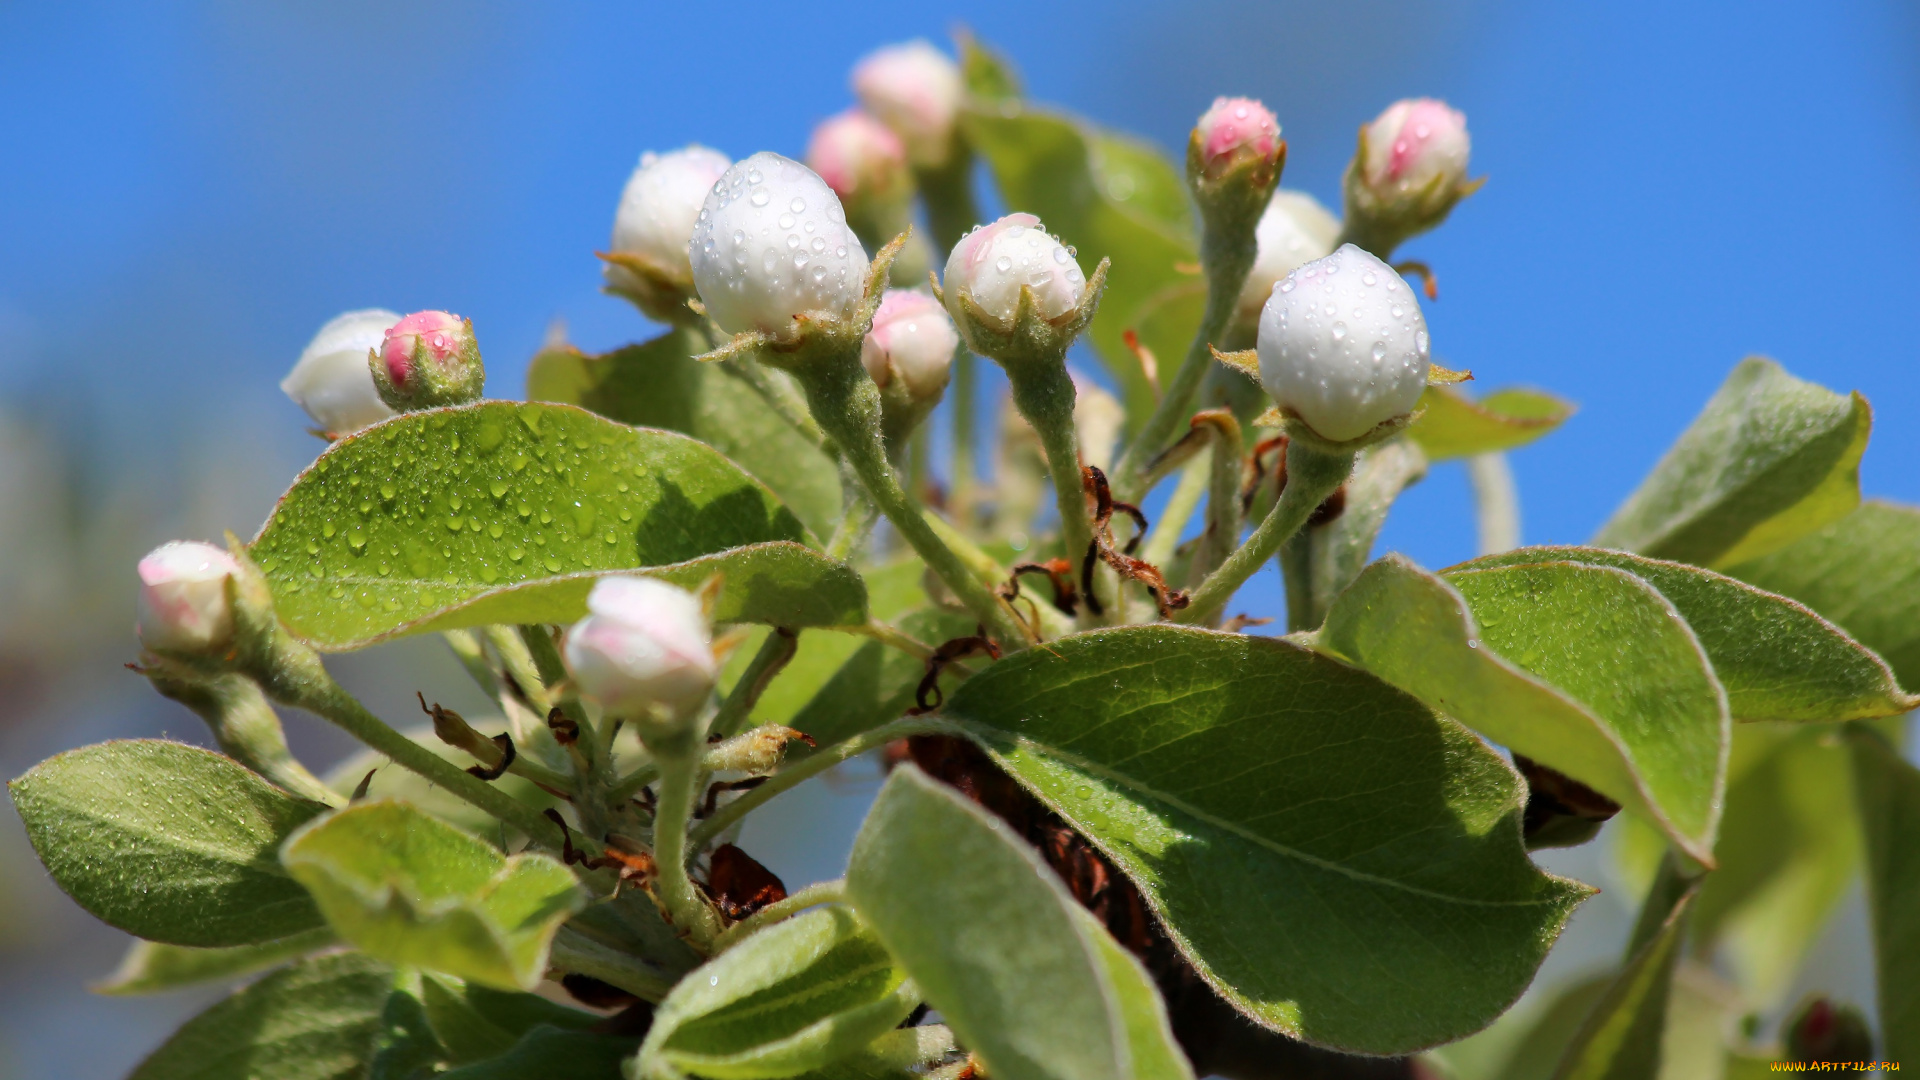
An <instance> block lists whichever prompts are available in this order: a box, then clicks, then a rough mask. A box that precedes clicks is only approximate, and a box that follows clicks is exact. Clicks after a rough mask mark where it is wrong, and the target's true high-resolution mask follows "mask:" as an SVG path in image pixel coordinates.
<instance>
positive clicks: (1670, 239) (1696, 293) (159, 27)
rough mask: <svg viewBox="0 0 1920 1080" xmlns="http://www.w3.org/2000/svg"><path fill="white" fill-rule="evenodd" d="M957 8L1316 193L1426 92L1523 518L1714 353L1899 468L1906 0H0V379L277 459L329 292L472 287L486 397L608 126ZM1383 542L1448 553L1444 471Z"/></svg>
mask: <svg viewBox="0 0 1920 1080" xmlns="http://www.w3.org/2000/svg"><path fill="white" fill-rule="evenodd" d="M957 22H965V23H967V24H969V25H971V26H973V27H974V28H975V29H976V31H977V32H979V33H980V34H981V35H982V36H983V37H985V38H987V39H988V40H990V41H994V42H997V43H999V44H1000V45H1001V46H1002V47H1004V48H1005V49H1006V50H1007V51H1008V52H1009V53H1010V54H1011V55H1012V56H1013V58H1014V59H1015V61H1016V62H1017V64H1018V65H1019V67H1020V68H1021V69H1022V71H1023V72H1024V74H1025V76H1026V78H1027V81H1028V84H1029V89H1030V92H1031V93H1032V95H1033V96H1034V97H1036V98H1039V99H1042V100H1047V101H1052V102H1057V103H1059V104H1062V105H1064V106H1066V107H1068V108H1071V109H1074V110H1077V111H1079V112H1082V113H1085V114H1087V115H1089V116H1091V117H1093V118H1095V119H1097V120H1099V121H1101V122H1104V123H1108V124H1112V125H1115V126H1119V127H1124V128H1128V129H1131V130H1134V131H1137V132H1139V133H1141V134H1143V135H1145V136H1147V137H1149V138H1151V139H1154V140H1156V141H1158V142H1160V143H1162V144H1165V145H1178V144H1179V143H1180V141H1181V140H1182V139H1183V138H1184V134H1185V130H1186V128H1187V126H1188V125H1189V124H1190V123H1191V122H1192V119H1193V117H1194V116H1196V115H1197V114H1198V113H1199V112H1200V111H1201V110H1202V109H1204V108H1205V106H1206V104H1207V103H1208V101H1209V100H1210V99H1211V98H1212V96H1213V95H1214V94H1216V93H1245V94H1251V95H1255V96H1259V97H1261V98H1263V99H1264V100H1266V101H1267V102H1268V103H1269V104H1270V105H1272V106H1273V107H1274V108H1275V110H1276V111H1277V112H1278V113H1279V115H1280V117H1281V120H1282V123H1283V125H1284V127H1285V133H1286V135H1287V137H1288V139H1289V141H1290V145H1291V157H1290V161H1289V166H1288V171H1287V175H1286V179H1285V182H1286V183H1287V185H1288V186H1292V187H1301V188H1305V189H1307V190H1309V191H1311V192H1313V193H1314V194H1316V195H1318V196H1320V197H1321V198H1322V199H1323V200H1325V201H1329V202H1332V201H1334V200H1335V198H1336V196H1337V193H1338V178H1339V173H1340V170H1341V168H1342V166H1343V165H1344V162H1345V160H1346V158H1347V156H1348V155H1349V154H1350V153H1351V148H1352V142H1353V132H1354V130H1355V128H1356V127H1357V126H1358V125H1359V124H1360V123H1361V122H1362V121H1364V120H1365V119H1367V118H1368V117H1370V116H1371V115H1373V113H1374V112H1376V111H1377V110H1378V109H1379V108H1380V107H1381V106H1383V105H1385V104H1386V103H1387V102H1389V101H1390V100H1392V99H1393V98H1395V97H1399V96H1403V95H1408V94H1432V95H1436V96H1441V97H1445V98H1447V99H1448V100H1449V101H1451V102H1452V103H1454V104H1455V105H1457V106H1459V107H1461V108H1463V109H1465V111H1466V112H1467V114H1468V116H1469V118H1470V124H1471V128H1472V131H1473V135H1474V140H1475V149H1474V171H1475V172H1477V173H1485V174H1487V175H1488V176H1489V177H1490V183H1489V184H1488V186H1487V187H1486V188H1485V189H1484V190H1483V191H1482V192H1481V193H1480V194H1479V195H1477V196H1475V197H1474V198H1473V199H1471V200H1470V201H1469V202H1467V203H1466V204H1465V205H1463V206H1462V207H1461V208H1460V210H1459V211H1458V212H1457V213H1456V214H1455V215H1454V218H1453V220H1452V221H1450V222H1449V223H1448V224H1447V225H1446V226H1445V227H1444V228H1443V229H1442V230H1440V231H1439V232H1437V233H1435V234H1432V235H1430V236H1428V237H1424V238H1421V239H1418V240H1416V241H1414V242H1413V243H1412V244H1410V245H1409V246H1408V247H1407V248H1405V249H1403V250H1404V252H1405V254H1407V255H1408V256H1410V257H1418V258H1423V259H1425V260H1427V261H1428V262H1430V263H1432V264H1433V265H1434V267H1435V268H1436V269H1437V271H1438V272H1439V274H1440V279H1441V282H1442V285H1443V292H1442V299H1441V300H1440V301H1439V302H1438V303H1436V304H1431V305H1429V306H1428V317H1429V320H1430V322H1431V324H1432V327H1433V331H1434V339H1435V343H1436V349H1437V351H1438V352H1439V354H1440V355H1442V356H1443V357H1445V358H1447V359H1448V360H1449V361H1450V362H1452V363H1453V364H1454V365H1455V366H1466V367H1471V368H1473V369H1475V370H1476V371H1477V372H1478V373H1479V375H1480V378H1481V383H1480V385H1481V386H1482V387H1493V386H1498V385H1501V384H1504V383H1511V382H1524V383H1532V384H1536V385H1540V386H1543V387H1546V388H1549V389H1552V390H1555V391H1558V392H1560V393H1562V394H1564V395H1566V396H1568V397H1570V398H1572V399H1574V400H1575V401H1577V402H1579V403H1580V405H1581V407H1582V411H1581V413H1580V414H1579V416H1577V417H1576V418H1575V419H1574V420H1573V421H1572V422H1571V423H1570V424H1569V425H1568V426H1567V427H1566V428H1565V429H1564V430H1563V431H1561V432H1560V433H1558V434H1556V435H1554V436H1553V437H1551V438H1549V439H1548V440H1546V441H1545V442H1543V443H1541V444H1539V445H1537V446H1535V447H1533V448H1529V449H1527V450H1525V451H1523V452H1521V453H1519V454H1517V455H1515V461H1514V464H1515V468H1516V470H1517V473H1518V476H1519V480H1520V484H1521V491H1522V497H1523V505H1524V509H1525V513H1526V534H1527V536H1528V538H1529V539H1533V540H1554V541H1577V540H1581V539H1584V538H1585V537H1586V536H1588V535H1589V534H1590V533H1591V532H1592V530H1593V528H1594V527H1595V526H1596V525H1597V524H1598V523H1599V522H1600V521H1602V520H1603V519H1604V518H1605V516H1606V514H1607V513H1608V512H1609V511H1610V510H1611V508H1612V507H1613V506H1614V505H1616V504H1617V503H1618V501H1619V499H1620V498H1621V497H1622V496H1624V495H1625V494H1626V493H1627V492H1628V491H1630V490H1631V488H1632V486H1633V485H1634V484H1635V483H1636V482H1637V480H1638V478H1639V477H1640V476H1641V475H1642V474H1643V473H1644V471H1645V470H1646V469H1647V467H1648V466H1650V465H1651V464H1652V462H1653V461H1654V460H1655V458H1656V457H1657V456H1658V455H1659V453H1660V451H1661V450H1662V449H1663V448H1664V447H1665V446H1666V444H1667V443H1668V442H1669V441H1670V440H1671V439H1672V437H1673V436H1674V434H1675V433H1677V432H1678V431H1679V430H1680V429H1681V428H1682V427H1683V426H1684V425H1685V423H1686V422H1687V420H1688V419H1689V418H1690V417H1691V416H1692V414H1693V413H1694V412H1695V411H1697V409H1698V408H1699V407H1700V405H1701V403H1702V402H1703V401H1704V400H1705V399H1706V397H1707V396H1708V395H1709V394H1710V393H1711V392H1712V390H1713V388H1714V387H1715V386H1716V385H1717V384H1718V382H1719V381H1720V379H1721V378H1722V377H1723V376H1724V374H1725V373H1726V371H1727V370H1728V369H1729V368H1730V367H1731V366H1732V365H1733V364H1734V363H1735V362H1736V361H1737V360H1738V359H1739V358H1740V357H1741V356H1743V355H1745V354H1747V353H1750V352H1763V353H1768V354H1770V355H1773V356H1776V357H1777V358H1779V359H1780V360H1781V361H1782V362H1783V363H1785V364H1786V365H1787V367H1788V368H1789V370H1792V371H1794V372H1795V373H1797V374H1800V375H1802V376H1804V377H1808V378H1812V379H1816V380H1819V381H1821V382H1824V383H1827V384H1828V385H1832V386H1834V387H1836V388H1841V389H1847V388H1858V389H1860V390H1862V391H1864V392H1865V393H1866V394H1867V395H1868V397H1869V398H1871V399H1872V400H1873V402H1874V405H1875V407H1876V413H1877V423H1876V431H1875V434H1874V440H1873V446H1872V448H1871V449H1870V450H1869V453H1868V457H1867V463H1866V466H1865V469H1864V476H1865V482H1866V486H1867V488H1868V489H1869V490H1870V491H1872V492H1876V493H1883V494H1889V495H1893V496H1897V497H1902V498H1906V499H1914V500H1920V473H1916V471H1915V470H1914V469H1913V468H1912V467H1911V466H1912V463H1913V462H1915V460H1916V457H1917V455H1916V451H1917V450H1920V393H1917V392H1916V391H1920V378H1917V377H1916V375H1915V374H1914V370H1915V359H1916V356H1915V353H1916V341H1915V336H1914V334H1913V332H1912V330H1911V328H1910V325H1909V323H1908V322H1907V319H1908V316H1909V313H1910V312H1911V310H1912V308H1913V305H1912V304H1911V303H1910V302H1909V301H1908V299H1907V297H1908V295H1909V294H1910V291H1911V284H1910V283H1911V282H1912V281H1913V280H1914V275H1915V270H1914V253H1915V250H1916V244H1915V240H1916V239H1920V235H1917V234H1920V200H1916V198H1915V196H1916V193H1917V192H1916V185H1915V176H1916V165H1920V138H1917V136H1920V123H1916V121H1917V120H1920V74H1917V73H1916V66H1915V62H1914V57H1915V56H1916V49H1915V46H1916V45H1920V18H1917V17H1916V14H1915V12H1914V11H1913V9H1912V8H1911V7H1910V6H1907V5H1901V4H1898V3H1895V2H1892V0H1883V2H1859V3H1831V4H1821V5H1804V4H1786V3H1752V2H1749V3H1738V4H1735V3H1684V2H1680V3H1676V2H1665V3H1658V4H1655V3H1650V2H1644V0H1629V2H1624V3H1617V4H1610V5H1570V4H1522V3H1499V2H1495V0H1471V2H1465V3H1457V4H1446V5H1442V4H1436V3H1415V2H1390V0H1363V2H1356V3H1350V4H1342V5H1327V4H1307V3H1279V4H1272V3H1265V4H1262V3H1230V2H1223V0H1212V2H1199V3H1186V4H1180V5H1150V4H1143V3H1132V2H1122V3H1117V4H1115V3H1098V4H1096V3H1082V2H1077V0H1064V2H1056V3H1053V4H1050V5H1044V6H1041V5H1030V4H1008V3H992V4H982V5H977V6H974V7H971V8H968V9H965V10H963V9H961V8H959V7H955V6H951V5H892V4H856V5H842V6H839V7H834V6H830V5H815V6H813V7H811V8H808V9H805V10H804V11H802V10H800V9H798V8H796V7H795V6H794V5H767V4H753V3H739V4H735V5H731V6H729V7H728V8H727V9H726V11H725V15H724V18H723V19H719V20H718V23H717V25H716V17H715V16H714V15H712V14H711V13H710V9H708V8H707V7H706V6H705V5H652V4H648V5H633V4H607V3H577V4H569V5H564V6H561V5H507V4H452V3H446V4H402V5H394V4H387V3H373V2H364V0H352V2H346V3H332V4H326V5H319V4H306V5H258V4H242V3H202V4H187V3H154V4H144V5H131V4H127V5H101V4H90V3H68V4H59V5H54V4H46V3H24V4H23V3H14V4H8V5H5V6H4V7H0V103H4V107H3V108H0V145H4V146H6V147H7V153H6V154H4V155H0V237H4V240H0V408H7V409H12V410H15V411H32V412H36V413H39V414H41V415H43V416H50V417H55V418H58V420H59V422H61V423H65V424H68V425H70V426H73V427H75V428H76V429H77V428H78V427H80V426H82V425H90V426H92V427H94V428H97V429H99V430H100V431H102V432H110V433H111V434H110V435H109V436H107V437H106V438H104V439H103V440H101V448H100V449H99V451H98V453H99V460H98V461H97V462H96V467H97V468H103V469H107V470H113V469H115V468H120V467H123V466H124V467H126V468H135V467H140V465H139V463H141V462H147V463H150V462H151V461H152V460H154V459H155V454H154V453H153V451H154V448H155V447H156V446H161V445H164V444H165V443H167V442H168V441H169V440H173V439H178V438H181V437H185V436H189V435H195V434H196V433H199V434H203V433H204V431H205V430H206V429H207V427H208V425H209V424H210V423H212V424H214V425H215V426H217V425H218V423H219V419H218V418H219V417H220V416H222V415H227V414H229V413H230V411H231V410H236V409H240V410H246V411H248V412H249V413H252V414H254V415H252V416H249V417H248V422H247V425H246V426H247V427H248V429H249V430H268V431H281V430H284V431H285V432H287V433H288V434H287V441H286V442H285V444H284V446H283V447H282V446H279V445H278V444H276V447H275V452H276V453H281V454H282V455H283V456H285V457H286V458H287V461H288V470H289V475H290V472H291V469H292V467H293V466H294V465H296V464H297V463H298V460H299V457H300V455H303V454H311V452H312V449H313V448H312V446H311V444H308V443H305V442H303V441H301V440H302V439H304V436H299V435H297V431H298V429H299V428H300V427H301V426H302V418H301V417H300V416H299V414H298V413H297V411H295V410H294V409H293V408H292V406H291V405H289V404H287V403H285V402H284V401H282V400H279V399H278V396H277V393H276V392H275V389H274V386H275V383H276V382H277V381H278V379H279V377H280V376H281V375H282V374H283V372H284V370H285V368H286V367H287V365H288V364H289V363H290V362H291V360H292V358H293V357H294V356H295V355H297V353H298V351H299V349H300V347H301V345H302V344H303V343H304V341H305V339H306V338H307V337H308V335H309V334H311V332H312V331H313V330H314V329H315V328H317V327H318V326H319V325H320V323H321V322H323V321H325V320H326V319H327V318H328V317H330V316H331V315H333V314H334V313H336V312H338V311H340V310H343V309H346V308H353V307H363V306H370V305H380V306H386V307H392V308H396V309H399V310H402V311H405V310H412V309H417V308H422V307H445V308H450V309H452V310H456V311H460V312H462V313H463V314H467V315H469V316H471V317H472V318H473V319H474V321H475V324H476V326H477V327H478V328H479V332H480V335H481V341H482V345H483V347H484V348H485V350H486V352H487V355H488V357H489V360H490V365H489V366H490V367H491V369H492V371H493V373H494V374H493V380H492V383H491V386H490V389H491V391H492V392H493V393H495V394H499V395H507V394H517V393H518V392H519V389H520V384H521V375H520V373H521V369H522V367H523V362H524V358H525V357H526V356H528V355H529V354H530V353H531V352H532V350H533V349H534V348H535V347H536V345H537V344H538V342H539V340H540V338H541V336H542V334H543V333H544V331H545V329H546V327H547V325H548V324H549V323H550V322H551V321H552V320H553V319H555V318H564V319H565V320H566V321H567V322H568V324H569V326H570V328H571V332H572V334H573V337H574V339H575V340H576V341H578V342H579V343H581V344H582V345H584V346H585V347H588V348H604V347H611V346H614V345H617V344H620V343H623V342H625V341H628V340H632V339H635V338H638V337H641V336H644V335H645V334H646V333H647V332H648V328H647V327H646V326H645V325H644V323H643V322H642V321H641V320H640V318H639V317H638V316H637V315H636V314H634V313H633V312H632V311H631V309H629V308H628V307H626V306H625V305H624V304H622V303H619V302H616V301H614V300H611V299H608V298H606V297H604V296H601V295H600V294H599V293H598V292H597V286H598V282H599V277H598V269H597V266H596V263H595V260H594V259H593V258H592V254H591V252H592V250H593V249H594V248H595V247H596V246H600V245H603V244H604V243H605V239H606V234H607V231H608V227H609V224H610V220H611V214H612V208H613V205H614V201H615V199H616V197H617V195H618V192H619V189H620V185H621V183H622V181H623V180H624V178H625V175H626V173H627V171H628V170H629V169H630V168H631V167H632V164H633V162H634V160H635V158H636V157H637V156H638V154H639V153H640V152H641V151H643V150H646V149H649V148H655V149H661V148H669V147H673V146H677V145H680V144H683V143H686V142H688V141H695V140H698V141H702V142H706V143H709V144H711V145H714V146H717V147H719V148H721V149H723V150H726V151H727V152H729V153H732V154H735V155H739V156H744V155H745V154H747V153H750V152H752V151H754V150H758V149H774V150H780V151H784V152H788V153H798V152H799V150H800V149H801V148H802V147H803V145H804V141H805V138H806V135H807V132H808V130H809V128H810V127H811V125H812V124H813V123H814V122H816V121H817V120H819V119H821V118H823V117H825V116H827V115H829V114H831V113H833V112H835V111H837V110H839V109H840V108H842V107H844V106H845V105H846V104H847V102H848V94H847V91H846V87H845V72H846V70H847V69H848V67H849V66H850V64H851V63H852V61H854V60H855V59H856V58H857V57H858V56H859V55H861V54H862V53H864V52H865V51H866V50H867V49H869V48H870V47H872V46H873V45H875V44H879V43H882V42H886V41H891V40H898V39H902V38H906V37H911V36H929V37H934V38H936V39H940V38H943V37H944V35H945V32H946V31H947V29H948V28H949V27H951V26H952V25H954V24H955V23H957ZM263 420H264V421H266V423H265V424H262V422H261V421H263ZM230 524H231V525H232V526H233V527H234V528H236V529H237V530H239V531H242V532H243V533H244V532H247V531H250V530H251V528H252V527H253V526H254V525H255V524H256V522H254V521H234V522H231V523H230ZM155 539H158V537H156V538H155ZM1386 542H1387V543H1388V544H1389V545H1391V546H1393V547H1397V548H1400V549H1402V550H1405V551H1407V552H1409V553H1410V554H1412V555H1413V556H1414V557H1416V558H1417V559H1419V560H1420V561H1422V562H1425V563H1427V564H1429V565H1439V564H1444V563H1447V562H1451V561H1454V560H1456V559H1458V558H1462V557H1465V556H1467V555H1470V554H1471V545H1472V538H1471V528H1470V523H1469V520H1468V517H1467V515H1466V512H1465V484H1464V481H1463V480H1462V479H1461V478H1460V476H1459V472H1458V470H1457V469H1456V468H1442V469H1439V470H1436V472H1435V474H1434V476H1433V477H1432V478H1431V479H1430V480H1429V481H1428V482H1427V483H1426V484H1424V485H1422V486H1421V487H1420V488H1418V489H1416V490H1415V491H1414V492H1413V493H1412V494H1410V495H1409V497H1408V499H1407V500H1406V502H1405V503H1404V504H1403V506H1402V508H1401V509H1400V510H1399V511H1398V512H1397V513H1396V515H1395V517H1394V518H1393V519H1392V521H1391V522H1390V524H1389V527H1388V533H1387V537H1386Z"/></svg>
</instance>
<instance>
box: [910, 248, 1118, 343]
mask: <svg viewBox="0 0 1920 1080" xmlns="http://www.w3.org/2000/svg"><path fill="white" fill-rule="evenodd" d="M1022 285H1025V286H1028V287H1030V288H1031V289H1032V290H1033V301H1034V308H1035V311H1036V313H1037V314H1038V315H1039V316H1040V318H1042V319H1045V320H1047V321H1048V322H1052V321H1054V320H1057V319H1061V318H1063V317H1065V316H1066V315H1067V314H1069V313H1070V312H1072V311H1074V310H1075V309H1076V308H1078V307H1079V306H1080V300H1081V297H1082V296H1083V295H1085V293H1086V288H1087V277H1086V275H1085V274H1083V273H1081V272H1080V264H1079V263H1077V262H1075V261H1074V258H1073V252H1071V251H1069V250H1068V249H1067V248H1066V247H1065V246H1064V245H1062V244H1061V243H1060V241H1058V240H1056V239H1054V238H1053V237H1052V236H1050V235H1048V233H1047V231H1046V230H1045V229H1044V228H1042V227H1041V225H1040V219H1039V218H1037V217H1034V216H1033V215H1032V214H1008V215H1007V216H1006V217H1003V218H1001V219H1000V220H999V221H996V222H994V223H993V224H991V225H987V226H984V227H981V228H976V229H974V230H973V231H972V232H970V233H968V234H967V235H965V236H963V237H961V238H960V242H959V243H957V244H955V245H954V246H953V254H951V255H949V256H948V257H947V272H946V281H945V282H944V286H945V290H946V301H947V310H948V311H949V312H951V313H952V315H953V321H954V323H955V324H956V325H958V326H959V327H960V328H961V334H962V336H964V337H966V338H967V340H968V343H969V344H972V343H973V337H972V335H971V334H970V332H969V319H968V317H967V312H966V310H965V307H964V304H963V302H962V301H963V300H965V301H968V302H971V303H972V305H973V307H974V309H975V313H976V314H977V315H979V316H983V317H985V318H986V319H988V320H990V321H992V322H993V323H995V324H996V325H994V326H993V329H995V330H999V331H1003V332H1004V331H1006V330H1008V329H1010V328H1011V327H1012V325H1013V321H1014V316H1015V314H1016V313H1017V311H1018V308H1019V304H1020V287H1021V286H1022ZM974 351H975V352H980V351H981V350H980V349H979V348H978V347H977V346H976V347H975V350H974Z"/></svg>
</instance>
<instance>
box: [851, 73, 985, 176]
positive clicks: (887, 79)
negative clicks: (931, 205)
mask: <svg viewBox="0 0 1920 1080" xmlns="http://www.w3.org/2000/svg"><path fill="white" fill-rule="evenodd" d="M853 92H854V93H855V94H856V95H857V96H858V97H859V98H860V103H861V104H862V105H865V106H866V107H867V111H868V112H870V113H872V114H873V115H875V116H877V117H879V118H880V122H881V123H883V124H885V125H887V126H888V127H890V128H892V129H893V131H894V134H896V135H898V136H900V139H901V141H902V142H904V143H905V144H906V148H907V157H908V160H910V161H912V162H913V163H914V164H915V165H917V166H920V167H923V168H932V167H936V166H940V165H944V164H946V162H947V159H948V158H949V157H951V156H952V154H953V135H954V132H953V125H954V118H955V117H957V116H958V115H959V113H960V100H961V97H962V95H963V94H964V92H965V87H964V86H963V85H962V82H961V78H960V68H959V65H957V64H955V63H954V62H953V61H952V60H950V59H948V58H947V56H946V54H945V53H942V52H941V51H940V50H938V49H936V48H934V47H933V46H932V45H929V44H927V43H926V42H924V41H910V42H907V43H906V44H904V45H889V46H887V47H886V48H884V49H879V50H876V51H875V52H873V53H871V54H869V55H868V56H867V58H866V59H864V60H862V61H860V63H859V64H857V65H856V66H855V67H854V69H853Z"/></svg>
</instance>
